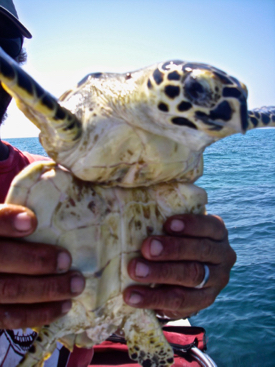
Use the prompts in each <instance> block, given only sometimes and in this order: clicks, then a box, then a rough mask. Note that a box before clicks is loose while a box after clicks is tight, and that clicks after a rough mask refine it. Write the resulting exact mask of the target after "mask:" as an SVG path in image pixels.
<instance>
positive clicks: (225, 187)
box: [7, 129, 275, 367]
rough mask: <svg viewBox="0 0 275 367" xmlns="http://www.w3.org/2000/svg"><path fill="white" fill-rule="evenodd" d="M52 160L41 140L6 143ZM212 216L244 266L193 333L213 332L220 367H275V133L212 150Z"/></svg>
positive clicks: (207, 182)
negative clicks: (223, 228)
mask: <svg viewBox="0 0 275 367" xmlns="http://www.w3.org/2000/svg"><path fill="white" fill-rule="evenodd" d="M7 140H8V141H9V142H10V143H11V144H13V145H15V146H17V147H18V148H19V149H21V150H27V151H29V152H31V153H36V154H42V155H43V154H45V152H44V151H43V149H42V148H41V146H40V144H39V142H38V139H36V138H27V139H7ZM204 161H205V169H204V175H203V177H202V178H200V179H199V180H198V181H197V184H198V185H199V186H201V187H203V188H205V189H206V191H207V193H208V201H209V204H208V205H207V211H208V212H209V213H213V214H217V215H220V216H221V217H222V218H223V220H224V222H225V224H226V226H227V228H228V231H229V239H230V243H231V246H232V247H233V248H234V250H235V251H236V253H237V256H238V259H237V262H236V264H235V266H234V267H233V269H232V272H231V279H230V282H229V284H228V286H227V287H226V288H225V289H224V290H223V291H222V292H221V293H220V295H219V296H218V297H217V299H216V302H215V303H214V304H213V305H212V306H211V307H209V308H208V309H206V310H203V311H201V312H200V313H199V314H198V315H197V316H196V317H193V318H191V320H190V321H191V323H192V325H197V326H202V327H204V328H205V329H206V333H207V338H208V353H209V355H210V356H211V357H212V358H213V359H214V361H215V362H216V363H217V365H218V366H219V367H223V366H226V367H231V366H234V367H237V366H240V367H251V366H253V367H256V366H257V367H274V366H275V129H261V130H254V131H251V132H248V133H247V134H246V135H245V136H242V135H240V134H238V135H234V136H231V137H228V138H226V139H224V140H222V141H219V142H217V143H215V144H213V145H212V146H210V147H208V148H207V149H206V152H205V155H204Z"/></svg>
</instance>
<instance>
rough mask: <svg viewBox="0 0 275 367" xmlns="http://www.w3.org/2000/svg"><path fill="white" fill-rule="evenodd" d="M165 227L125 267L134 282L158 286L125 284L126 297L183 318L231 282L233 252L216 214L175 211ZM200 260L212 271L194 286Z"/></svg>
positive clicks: (202, 272)
mask: <svg viewBox="0 0 275 367" xmlns="http://www.w3.org/2000/svg"><path fill="white" fill-rule="evenodd" d="M164 231H165V235H164V236H152V237H149V238H147V239H146V240H145V241H144V242H143V244H142V249H141V252H142V255H143V258H138V259H134V260H132V261H131V262H130V263H129V266H128V272H129V275H130V276H131V278H132V279H133V280H136V281H138V282H139V283H147V284H148V283H151V284H156V285H157V286H155V287H154V288H151V287H148V286H142V285H135V286H131V287H128V288H127V289H126V290H125V291H124V300H125V301H126V303H128V304H129V305H131V306H133V307H141V308H149V309H155V310H157V312H158V313H159V314H160V315H165V316H167V317H170V318H172V319H179V318H186V317H189V316H191V315H192V314H195V313H196V312H198V311H199V310H201V309H203V308H206V307H208V306H210V305H211V304H212V303H213V302H214V301H215V299H216V297H217V295H218V294H219V293H220V291H221V290H222V289H223V288H224V287H225V286H226V284H227V283H228V281H229V275H230V270H231V268H232V266H233V265H234V263H235V261H236V254H235V252H234V250H233V249H232V248H231V247H230V245H229V242H228V233H227V230H226V228H225V225H224V223H223V221H222V219H221V218H219V217H217V216H212V215H192V214H190V215H188V214H184V215H176V216H173V217H171V218H169V219H168V220H167V221H166V223H165V224H164ZM204 264H207V266H208V267H209V270H210V276H209V280H208V282H207V283H206V284H205V286H204V287H203V288H202V289H196V288H195V286H197V285H199V284H200V283H201V282H202V280H203V278H204V275H205V270H204ZM138 275H139V276H138Z"/></svg>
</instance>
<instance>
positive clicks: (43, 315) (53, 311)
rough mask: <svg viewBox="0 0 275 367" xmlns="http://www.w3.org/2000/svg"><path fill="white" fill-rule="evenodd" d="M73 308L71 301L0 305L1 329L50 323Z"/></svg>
mask: <svg viewBox="0 0 275 367" xmlns="http://www.w3.org/2000/svg"><path fill="white" fill-rule="evenodd" d="M70 309H71V301H70V300H65V301H62V302H51V303H40V304H30V305H25V304H12V305H8V306H7V305H0V329H22V328H26V327H37V326H43V325H49V324H51V323H52V322H53V321H55V320H56V319H57V318H59V317H61V316H63V315H65V314H66V313H67V312H68V311H69V310H70Z"/></svg>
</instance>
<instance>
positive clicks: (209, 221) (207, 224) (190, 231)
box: [164, 214, 228, 241]
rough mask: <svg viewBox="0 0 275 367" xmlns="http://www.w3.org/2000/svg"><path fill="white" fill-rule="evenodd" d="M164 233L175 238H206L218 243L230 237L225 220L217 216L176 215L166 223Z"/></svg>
mask: <svg viewBox="0 0 275 367" xmlns="http://www.w3.org/2000/svg"><path fill="white" fill-rule="evenodd" d="M164 231H165V232H166V233H167V234H170V235H174V236H175V235H177V236H182V235H185V236H191V237H205V238H211V239H213V240H217V241H219V240H222V239H223V238H225V237H227V235H228V233H227V229H226V227H225V225H224V222H223V220H222V219H221V218H220V217H218V216H215V215H198V214H180V215H174V216H172V217H170V218H168V219H167V220H166V222H165V223H164Z"/></svg>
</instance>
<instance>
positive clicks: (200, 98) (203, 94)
mask: <svg viewBox="0 0 275 367" xmlns="http://www.w3.org/2000/svg"><path fill="white" fill-rule="evenodd" d="M209 76H210V75H208V74H205V73H202V74H200V73H199V71H197V70H196V72H195V71H193V72H192V73H191V74H189V75H188V76H187V77H186V79H185V82H184V94H185V97H187V98H188V99H189V101H190V102H192V103H193V104H196V105H198V106H204V107H211V106H212V105H213V103H214V100H215V99H216V97H217V96H216V93H215V91H214V90H212V89H214V85H213V86H212V87H213V88H211V81H209V80H208V79H209ZM210 79H211V77H210Z"/></svg>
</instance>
